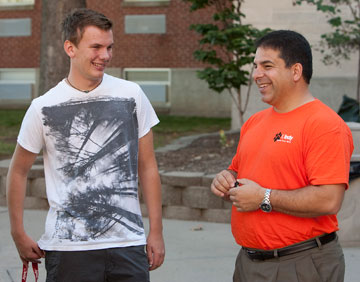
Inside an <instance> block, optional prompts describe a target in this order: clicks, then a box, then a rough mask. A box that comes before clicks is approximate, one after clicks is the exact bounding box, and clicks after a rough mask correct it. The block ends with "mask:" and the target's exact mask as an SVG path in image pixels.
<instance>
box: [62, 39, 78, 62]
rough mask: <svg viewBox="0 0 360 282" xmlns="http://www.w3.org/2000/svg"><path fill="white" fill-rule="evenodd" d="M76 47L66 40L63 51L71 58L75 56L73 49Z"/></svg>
mask: <svg viewBox="0 0 360 282" xmlns="http://www.w3.org/2000/svg"><path fill="white" fill-rule="evenodd" d="M75 48H76V46H75V45H74V43H72V42H71V41H70V40H66V41H65V42H64V50H65V53H66V54H67V55H68V56H69V57H70V58H73V57H74V56H75V52H74V51H75V50H74V49H75Z"/></svg>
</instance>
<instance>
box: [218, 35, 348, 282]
mask: <svg viewBox="0 0 360 282" xmlns="http://www.w3.org/2000/svg"><path fill="white" fill-rule="evenodd" d="M254 65H255V71H254V74H253V79H254V81H255V83H256V84H257V86H258V88H259V91H260V93H261V95H262V100H263V101H264V102H265V103H268V104H269V105H271V106H272V107H270V108H268V109H266V110H263V111H261V112H259V113H257V114H255V115H253V116H252V117H250V118H249V120H248V121H247V122H246V123H245V124H244V125H243V127H242V129H241V134H240V141H239V145H238V149H237V152H236V155H235V156H234V158H233V160H232V163H231V165H230V166H229V168H228V169H227V170H223V171H221V172H220V173H218V174H217V175H216V177H215V178H214V180H213V182H212V185H211V190H212V192H213V193H214V194H215V195H217V196H219V197H223V198H224V199H227V200H230V201H231V202H232V203H233V208H232V219H231V227H232V232H233V235H234V238H235V240H236V242H237V243H238V244H239V245H241V246H242V249H241V250H240V252H239V255H238V257H237V260H236V266H235V272H234V277H233V281H235V282H240V281H256V282H261V281H267V282H268V281H284V282H291V281H312V282H313V281H334V282H339V281H343V279H344V272H345V263H344V256H343V252H342V249H341V246H340V245H339V243H338V238H337V235H336V231H337V230H338V222H337V218H336V213H337V212H338V211H339V210H340V208H341V203H342V200H343V197H344V192H345V190H346V189H347V188H348V181H349V166H350V157H351V154H352V150H353V143H352V136H351V132H350V130H349V128H348V127H347V125H346V124H345V122H344V121H343V120H342V119H341V118H340V117H339V116H338V115H337V114H336V113H335V112H334V111H333V110H331V109H330V108H329V107H327V106H326V105H325V104H323V103H322V102H320V101H319V100H317V99H316V98H314V97H313V96H312V94H311V93H310V92H309V88H308V86H309V83H310V79H311V76H312V54H311V48H310V45H309V43H308V42H307V40H306V39H305V38H304V37H303V36H302V35H300V34H299V33H296V32H293V31H288V30H279V31H274V32H271V33H269V34H267V35H265V36H264V37H262V38H261V39H259V41H258V42H257V50H256V54H255V59H254Z"/></svg>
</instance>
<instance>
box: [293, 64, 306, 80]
mask: <svg viewBox="0 0 360 282" xmlns="http://www.w3.org/2000/svg"><path fill="white" fill-rule="evenodd" d="M291 69H292V73H293V79H294V82H298V81H299V80H300V79H301V77H302V74H303V66H302V64H300V63H296V64H294V65H293V66H292V67H291Z"/></svg>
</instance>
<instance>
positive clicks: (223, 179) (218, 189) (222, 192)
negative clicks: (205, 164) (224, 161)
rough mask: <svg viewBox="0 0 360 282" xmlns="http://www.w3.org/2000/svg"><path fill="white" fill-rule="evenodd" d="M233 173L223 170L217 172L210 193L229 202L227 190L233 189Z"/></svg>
mask: <svg viewBox="0 0 360 282" xmlns="http://www.w3.org/2000/svg"><path fill="white" fill-rule="evenodd" d="M235 182H236V179H235V172H232V171H229V170H223V171H221V172H219V173H218V174H217V175H216V176H215V178H214V179H213V181H212V183H211V192H213V193H214V194H215V195H216V196H218V197H221V198H224V199H225V200H229V194H228V192H229V190H230V189H231V188H233V187H235Z"/></svg>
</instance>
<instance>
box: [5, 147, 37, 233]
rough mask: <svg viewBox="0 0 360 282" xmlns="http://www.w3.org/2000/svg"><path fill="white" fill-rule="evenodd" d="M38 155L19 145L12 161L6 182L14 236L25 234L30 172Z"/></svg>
mask: <svg viewBox="0 0 360 282" xmlns="http://www.w3.org/2000/svg"><path fill="white" fill-rule="evenodd" d="M36 156H37V155H36V154H34V153H31V152H29V151H27V150H25V149H23V148H22V147H21V146H20V145H17V146H16V148H15V152H14V155H13V158H12V160H11V163H10V166H9V171H8V175H7V178H6V179H7V181H6V195H7V204H8V210H9V217H10V225H11V234H12V236H13V237H14V236H22V235H23V234H24V233H25V232H24V225H23V212H24V200H25V194H26V184H27V175H28V172H29V170H30V168H31V166H32V164H33V163H34V161H35V159H36Z"/></svg>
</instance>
